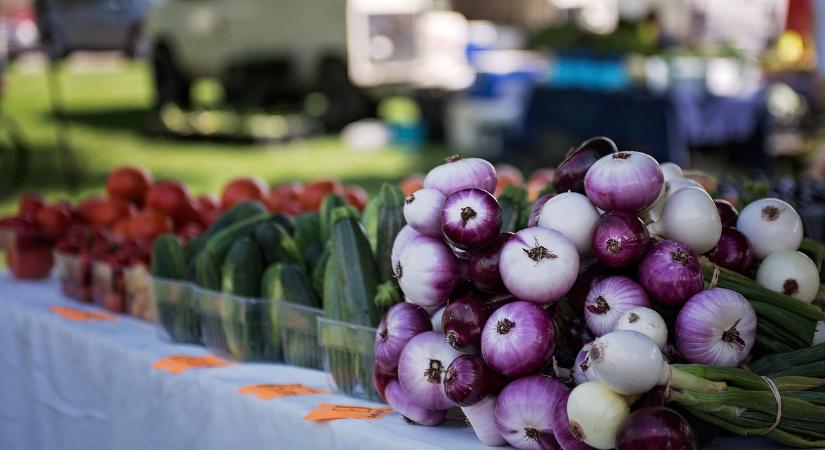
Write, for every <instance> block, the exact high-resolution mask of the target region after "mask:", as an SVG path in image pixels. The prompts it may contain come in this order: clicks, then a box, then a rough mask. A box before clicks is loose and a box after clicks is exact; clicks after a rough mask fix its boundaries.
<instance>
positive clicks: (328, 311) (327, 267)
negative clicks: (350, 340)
mask: <svg viewBox="0 0 825 450" xmlns="http://www.w3.org/2000/svg"><path fill="white" fill-rule="evenodd" d="M339 272H340V271H339V270H338V262H337V259H336V258H333V257H332V252H331V251H329V252H327V258H326V263H325V264H324V270H323V271H321V274H322V275H323V292H324V295H323V298H324V317H326V318H327V319H332V320H338V321H343V320H344V312H343V305H344V302H345V301H346V299H345V298H344V293H343V290H342V289H341V288H342V286H341V283H340V281H339V278H338V275H339Z"/></svg>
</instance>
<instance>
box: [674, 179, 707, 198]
mask: <svg viewBox="0 0 825 450" xmlns="http://www.w3.org/2000/svg"><path fill="white" fill-rule="evenodd" d="M665 185H666V187H667V195H668V197H670V196H671V195H673V194H675V193H677V192H679V191H681V190H682V189H684V188H687V187H695V188H699V189H701V190H703V191H704V190H705V187H704V186H702V184H701V183H699V182H698V181H696V180H693V179H690V178H678V179H675V180H670V181H668V182H666V183H665Z"/></svg>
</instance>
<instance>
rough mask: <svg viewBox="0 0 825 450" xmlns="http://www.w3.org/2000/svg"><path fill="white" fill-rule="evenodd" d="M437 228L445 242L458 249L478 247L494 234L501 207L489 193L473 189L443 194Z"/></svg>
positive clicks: (496, 229)
mask: <svg viewBox="0 0 825 450" xmlns="http://www.w3.org/2000/svg"><path fill="white" fill-rule="evenodd" d="M441 229H442V231H443V232H444V237H445V238H446V239H447V241H448V242H449V243H450V244H452V245H454V246H455V247H458V248H459V249H462V250H478V249H480V248H481V247H483V246H485V245H487V243H488V242H490V240H492V239H493V238H494V237H496V236H498V233H499V231H500V230H501V206H499V204H498V201H497V200H496V198H495V197H493V194H490V193H489V192H487V191H484V190H481V189H475V188H469V189H462V190H460V191H458V192H455V193H454V194H452V195H450V196H449V197H447V201H445V202H444V207H443V208H442V209H441Z"/></svg>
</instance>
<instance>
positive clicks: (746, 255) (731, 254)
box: [707, 228, 753, 273]
mask: <svg viewBox="0 0 825 450" xmlns="http://www.w3.org/2000/svg"><path fill="white" fill-rule="evenodd" d="M707 256H708V259H709V260H711V262H714V263H716V264H718V265H720V266H722V267H724V268H726V269H730V270H733V271H734V272H739V273H746V272H747V270H748V269H749V268H750V266H751V263H752V262H753V254H752V253H751V246H750V244H749V243H748V238H746V237H745V235H744V234H742V233H740V232H739V231H737V230H736V229H735V228H722V236H721V237H720V238H719V243H717V244H716V247H714V249H713V250H711V251H710V252H709V253H708V255H707Z"/></svg>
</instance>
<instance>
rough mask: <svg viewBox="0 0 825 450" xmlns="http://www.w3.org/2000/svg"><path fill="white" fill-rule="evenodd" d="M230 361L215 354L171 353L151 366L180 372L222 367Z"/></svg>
mask: <svg viewBox="0 0 825 450" xmlns="http://www.w3.org/2000/svg"><path fill="white" fill-rule="evenodd" d="M229 364H230V363H229V362H227V361H224V360H222V359H220V358H218V357H217V356H215V355H207V356H189V355H172V356H167V357H166V358H161V359H159V360H157V361H155V364H154V365H153V367H154V368H155V369H158V370H165V371H167V372H171V373H181V372H185V371H187V370H190V369H200V368H209V367H224V366H228V365H229Z"/></svg>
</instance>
